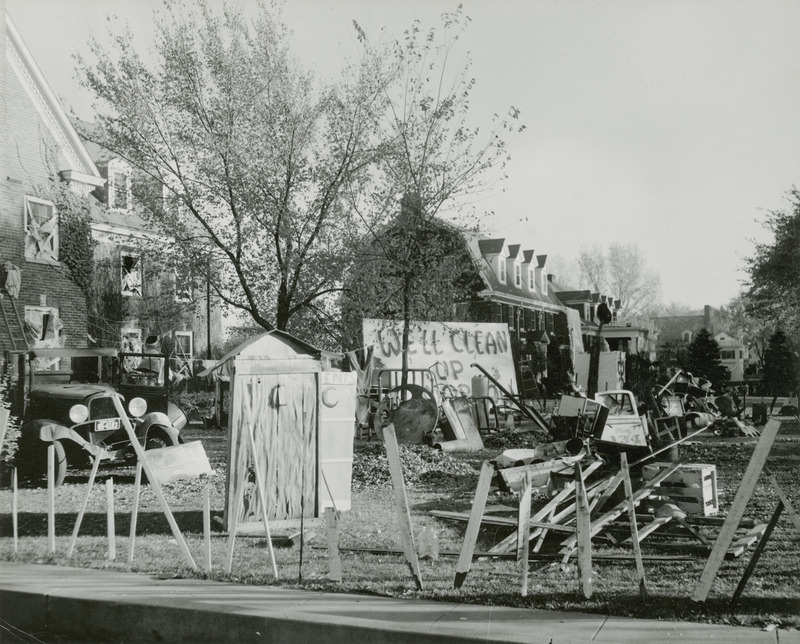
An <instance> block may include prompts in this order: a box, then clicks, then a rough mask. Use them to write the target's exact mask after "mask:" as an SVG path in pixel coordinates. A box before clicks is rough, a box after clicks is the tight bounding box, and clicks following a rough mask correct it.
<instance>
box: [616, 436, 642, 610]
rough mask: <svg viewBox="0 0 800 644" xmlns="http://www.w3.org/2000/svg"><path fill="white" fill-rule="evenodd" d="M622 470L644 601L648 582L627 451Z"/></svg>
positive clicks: (634, 552)
mask: <svg viewBox="0 0 800 644" xmlns="http://www.w3.org/2000/svg"><path fill="white" fill-rule="evenodd" d="M620 472H621V473H622V483H623V485H624V487H625V498H626V499H627V500H628V518H629V519H630V524H631V541H632V543H633V557H634V559H635V560H636V576H637V577H638V579H639V595H640V596H641V598H642V600H643V601H647V582H646V580H645V575H644V564H643V563H642V549H641V548H640V547H639V527H638V526H637V525H636V504H635V503H634V502H633V486H632V485H631V476H630V472H629V471H628V455H627V454H626V453H625V452H622V453H621V454H620Z"/></svg>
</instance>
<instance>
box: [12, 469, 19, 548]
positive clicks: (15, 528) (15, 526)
mask: <svg viewBox="0 0 800 644" xmlns="http://www.w3.org/2000/svg"><path fill="white" fill-rule="evenodd" d="M18 492H19V484H18V482H17V468H16V467H15V468H13V469H12V470H11V531H12V532H13V533H14V554H17V553H18V552H19V508H18V505H17V503H18V499H17V494H18Z"/></svg>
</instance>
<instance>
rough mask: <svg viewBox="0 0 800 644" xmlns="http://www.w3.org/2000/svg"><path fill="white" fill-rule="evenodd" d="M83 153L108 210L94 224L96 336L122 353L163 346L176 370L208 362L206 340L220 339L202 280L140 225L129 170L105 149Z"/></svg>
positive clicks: (217, 316)
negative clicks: (148, 344)
mask: <svg viewBox="0 0 800 644" xmlns="http://www.w3.org/2000/svg"><path fill="white" fill-rule="evenodd" d="M84 129H85V124H84ZM85 145H86V148H87V150H88V151H89V154H90V155H91V156H92V159H93V160H94V161H95V164H96V165H97V168H98V170H99V172H100V174H101V176H103V177H104V178H105V179H106V184H105V186H104V187H103V188H100V189H97V190H95V192H94V195H95V197H96V198H97V199H98V200H99V201H100V202H101V203H102V204H104V205H105V206H106V207H105V208H104V209H103V210H102V211H101V212H100V214H98V215H97V216H95V217H94V220H93V222H92V235H93V237H94V240H95V266H96V269H95V270H96V272H97V281H98V290H100V291H101V293H104V294H105V297H101V298H99V299H100V300H102V301H99V302H97V312H98V316H97V319H92V320H90V322H92V323H93V326H92V329H93V331H94V332H95V333H96V334H97V335H98V336H103V337H107V336H108V334H109V333H111V334H112V335H113V334H119V336H120V338H121V342H122V345H123V346H124V347H128V348H131V349H136V350H139V349H140V348H141V347H142V344H143V343H144V342H145V340H146V339H147V338H148V337H149V338H151V339H155V338H158V339H159V344H160V346H161V348H162V349H163V350H169V351H170V352H171V353H172V354H173V356H174V357H175V358H176V359H177V361H178V364H179V365H185V366H190V365H191V364H192V362H193V361H194V359H195V358H198V357H205V356H206V353H205V352H206V351H207V350H208V348H209V338H210V340H211V343H212V345H213V343H214V341H215V339H216V341H217V342H218V341H219V338H221V334H222V312H221V307H220V305H219V302H218V300H217V298H215V297H214V296H213V295H212V294H211V293H209V291H208V289H207V284H206V281H205V279H204V277H205V276H204V275H192V274H190V271H188V270H187V269H186V268H185V266H186V263H185V262H183V261H182V258H180V257H174V256H170V248H171V246H172V243H171V240H170V239H169V238H167V237H166V236H164V235H162V234H160V233H156V232H154V231H153V226H152V225H150V224H148V222H147V221H146V220H145V219H144V218H143V213H142V210H141V207H140V206H138V205H137V203H136V202H135V199H134V195H133V192H134V191H133V182H134V180H135V178H134V173H133V172H132V170H131V167H130V166H129V165H128V164H127V163H126V162H125V161H124V160H123V159H121V158H119V157H117V156H115V155H113V154H111V153H110V152H109V151H108V150H106V149H105V148H102V147H100V146H98V145H96V144H94V143H92V142H89V141H87V142H85ZM109 296H110V297H109ZM209 333H210V336H209ZM97 339H98V340H99V339H100V338H99V337H98V338H97Z"/></svg>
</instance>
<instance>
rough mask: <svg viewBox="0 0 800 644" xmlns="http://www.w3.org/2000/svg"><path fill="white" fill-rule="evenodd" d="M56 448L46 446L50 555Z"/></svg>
mask: <svg viewBox="0 0 800 644" xmlns="http://www.w3.org/2000/svg"><path fill="white" fill-rule="evenodd" d="M55 476H56V447H55V445H53V444H52V443H50V444H49V445H48V446H47V547H48V550H49V552H50V554H51V555H54V554H55V553H56V484H55Z"/></svg>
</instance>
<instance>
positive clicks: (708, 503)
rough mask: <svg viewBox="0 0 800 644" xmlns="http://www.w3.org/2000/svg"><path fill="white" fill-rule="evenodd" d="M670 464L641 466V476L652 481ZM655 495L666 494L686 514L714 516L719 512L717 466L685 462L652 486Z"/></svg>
mask: <svg viewBox="0 0 800 644" xmlns="http://www.w3.org/2000/svg"><path fill="white" fill-rule="evenodd" d="M669 465H670V464H669V463H652V464H651V465H645V466H644V467H643V468H642V477H643V478H644V480H645V481H649V480H651V479H653V478H655V476H656V475H657V474H658V473H659V472H660V471H662V470H663V469H665V468H667V467H669ZM653 496H660V497H666V498H668V499H669V500H670V502H672V503H674V504H675V505H677V506H678V507H679V508H680V509H681V510H683V511H684V512H686V514H690V515H694V516H703V517H707V516H712V515H715V514H717V513H718V512H719V501H718V499H717V466H716V465H709V464H706V463H685V464H683V465H681V466H680V467H679V468H678V469H677V470H676V471H675V472H674V473H673V474H671V475H670V476H668V477H667V478H666V479H664V480H663V481H662V482H661V485H659V486H657V487H655V488H653Z"/></svg>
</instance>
